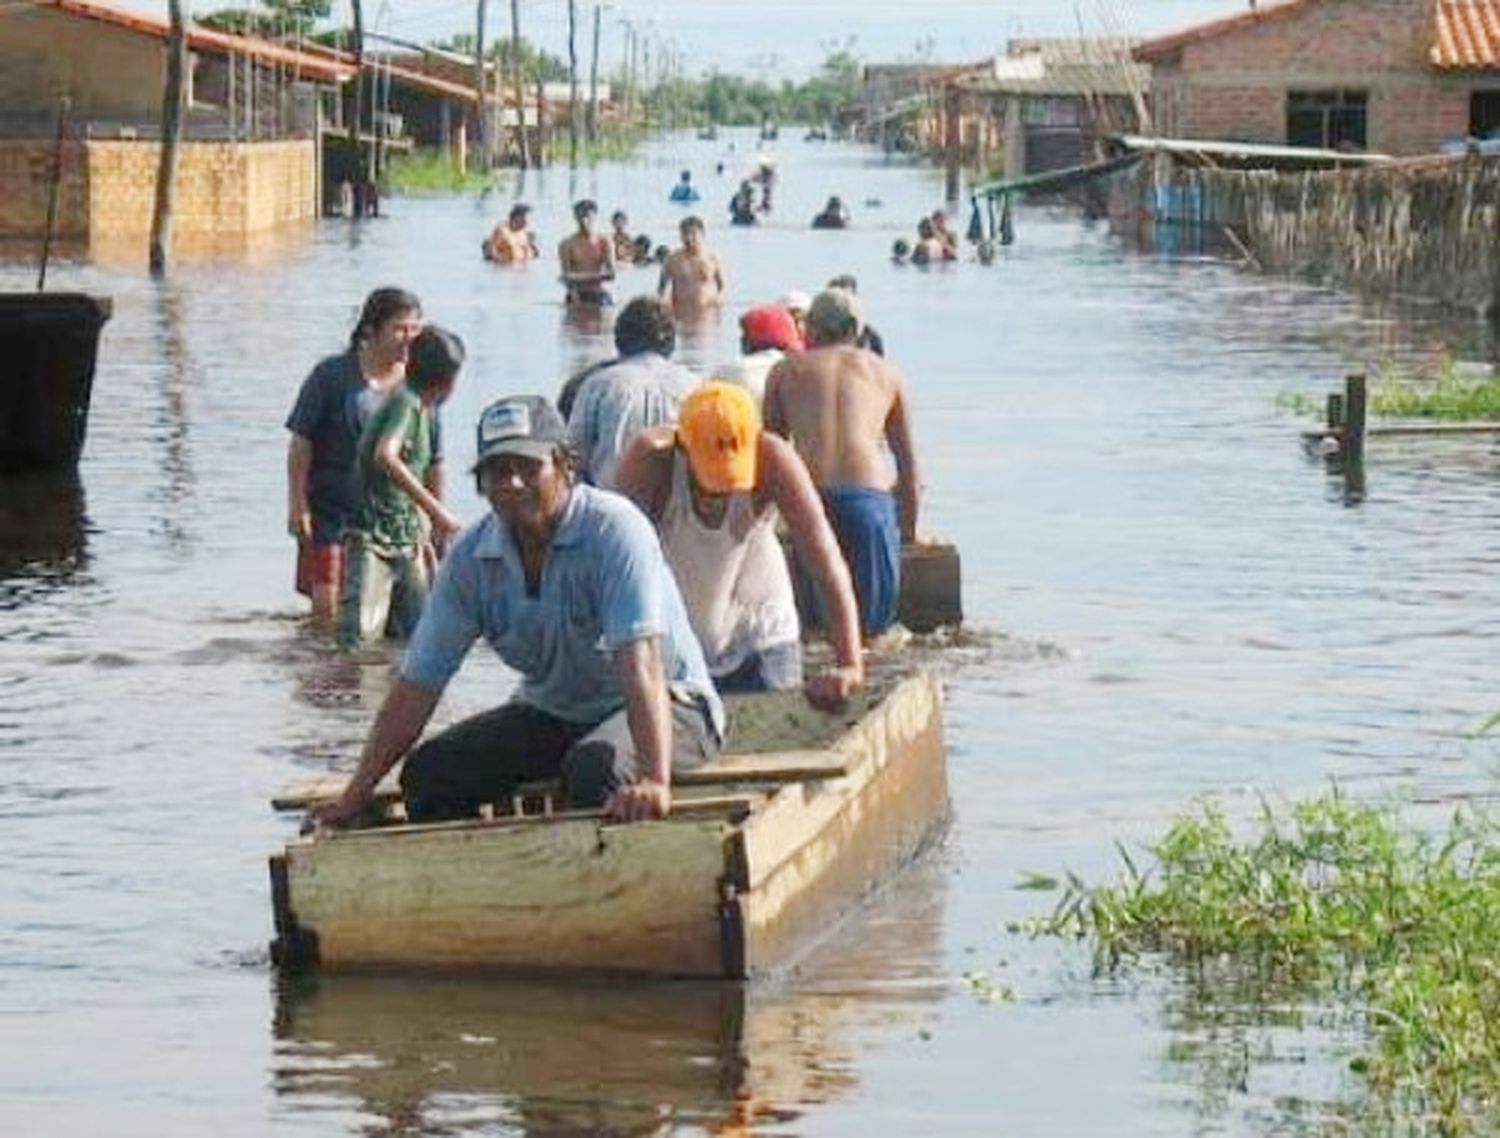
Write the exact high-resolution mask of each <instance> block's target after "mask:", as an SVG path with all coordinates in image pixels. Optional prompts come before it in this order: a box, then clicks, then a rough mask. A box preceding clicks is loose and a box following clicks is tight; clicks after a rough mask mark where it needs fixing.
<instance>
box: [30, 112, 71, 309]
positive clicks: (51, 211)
mask: <svg viewBox="0 0 1500 1138" xmlns="http://www.w3.org/2000/svg"><path fill="white" fill-rule="evenodd" d="M69 106H70V103H69V101H68V97H67V96H66V95H64V96H63V97H62V98H61V99H59V100H58V101H57V137H56V138H54V139H53V140H52V169H51V170H50V171H49V173H48V181H47V227H46V229H45V230H43V232H42V266H41V268H40V269H38V270H37V274H36V290H37V292H45V291H46V290H47V262H48V261H50V260H52V231H53V230H54V229H55V228H56V227H57V195H58V191H59V190H60V188H61V187H62V160H63V139H64V138H66V137H67V133H68V107H69Z"/></svg>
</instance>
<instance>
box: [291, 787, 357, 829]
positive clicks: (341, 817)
mask: <svg viewBox="0 0 1500 1138" xmlns="http://www.w3.org/2000/svg"><path fill="white" fill-rule="evenodd" d="M369 804H370V803H369V799H368V798H367V797H364V796H359V795H351V794H350V788H349V787H345V789H344V793H343V794H341V795H339V796H338V797H337V798H335V799H334V800H333V801H332V802H325V803H323V805H321V806H314V807H313V808H312V809H311V810H309V811H308V812H307V817H306V818H304V819H303V821H302V832H303V833H304V834H315V833H317V832H318V831H320V830H342V829H344V828H345V827H347V826H350V825H352V824H353V823H355V822H357V821H359V818H360V815H361V814H363V813H364V812H365V809H366V808H367V807H368V806H369Z"/></svg>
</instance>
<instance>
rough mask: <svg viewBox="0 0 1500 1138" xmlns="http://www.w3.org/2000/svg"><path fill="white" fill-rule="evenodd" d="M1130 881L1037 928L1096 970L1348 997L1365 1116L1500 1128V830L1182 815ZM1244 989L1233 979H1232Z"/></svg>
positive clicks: (1066, 900) (1482, 823)
mask: <svg viewBox="0 0 1500 1138" xmlns="http://www.w3.org/2000/svg"><path fill="white" fill-rule="evenodd" d="M1151 853H1152V855H1153V857H1154V862H1155V864H1154V866H1153V867H1152V868H1151V869H1150V870H1148V871H1144V872H1143V871H1141V870H1140V869H1139V868H1138V867H1137V865H1136V863H1135V862H1134V861H1132V859H1131V858H1130V856H1129V854H1128V853H1127V852H1126V851H1125V850H1124V849H1123V848H1122V849H1121V850H1120V854H1121V857H1122V860H1123V862H1124V869H1123V873H1122V874H1121V876H1120V878H1119V879H1118V880H1117V881H1116V882H1114V883H1112V884H1105V885H1100V886H1096V887H1090V886H1087V885H1085V884H1084V883H1083V882H1082V881H1080V880H1079V879H1078V878H1077V877H1076V876H1073V875H1069V878H1068V883H1067V886H1066V888H1065V889H1064V892H1063V895H1062V899H1061V901H1060V902H1059V904H1058V906H1057V907H1056V909H1055V910H1054V911H1053V913H1052V914H1051V915H1050V916H1048V917H1045V918H1041V919H1038V920H1034V921H1030V922H1024V923H1022V924H1021V925H1019V926H1015V927H1016V928H1018V929H1019V930H1020V931H1025V932H1029V933H1031V934H1032V935H1051V936H1061V937H1075V938H1083V939H1087V940H1089V941H1090V942H1091V945H1092V948H1093V952H1094V961H1095V966H1096V968H1097V969H1099V970H1100V971H1103V972H1113V971H1116V970H1119V969H1122V968H1124V967H1126V966H1127V965H1129V964H1130V963H1131V962H1132V961H1134V960H1136V959H1137V958H1138V957H1140V956H1141V955H1142V954H1159V955H1160V956H1163V957H1165V958H1166V959H1167V960H1169V961H1171V962H1174V963H1176V964H1179V965H1183V966H1187V967H1190V968H1194V969H1197V970H1199V971H1202V970H1208V969H1211V970H1214V971H1215V972H1220V971H1222V970H1224V969H1228V970H1230V971H1231V972H1232V973H1233V974H1234V975H1235V976H1236V977H1237V978H1238V981H1239V983H1247V984H1248V986H1249V990H1251V991H1255V990H1259V991H1262V992H1269V993H1284V992H1286V991H1288V990H1290V991H1293V992H1299V993H1304V994H1307V995H1310V996H1319V997H1324V998H1327V999H1329V1000H1336V1001H1343V1002H1345V1003H1347V1005H1348V1006H1349V1007H1350V1008H1352V1009H1353V1011H1354V1013H1355V1015H1356V1017H1357V1018H1358V1019H1359V1020H1361V1021H1362V1022H1363V1023H1364V1024H1365V1025H1366V1026H1367V1027H1368V1030H1369V1033H1370V1039H1371V1051H1370V1054H1368V1055H1363V1056H1360V1057H1359V1058H1357V1059H1356V1060H1355V1061H1354V1063H1352V1064H1351V1068H1352V1069H1353V1070H1354V1071H1356V1072H1357V1073H1359V1074H1361V1075H1362V1076H1363V1077H1364V1079H1365V1083H1366V1086H1367V1088H1368V1090H1369V1098H1368V1101H1367V1102H1366V1103H1365V1104H1364V1105H1363V1107H1362V1108H1361V1109H1364V1110H1368V1111H1370V1112H1371V1113H1372V1114H1374V1115H1377V1116H1379V1117H1380V1118H1382V1119H1384V1120H1386V1121H1392V1120H1394V1121H1397V1122H1400V1123H1405V1122H1417V1123H1419V1124H1420V1125H1422V1126H1429V1125H1430V1126H1431V1127H1433V1128H1434V1129H1435V1130H1436V1131H1437V1132H1442V1133H1451V1134H1458V1133H1467V1132H1472V1131H1475V1130H1485V1131H1488V1130H1490V1129H1493V1128H1494V1127H1496V1126H1497V1125H1500V830H1497V829H1496V827H1495V826H1494V825H1493V824H1492V823H1491V822H1490V821H1489V820H1488V819H1487V818H1483V817H1480V816H1477V815H1475V814H1473V813H1466V812H1460V813H1458V814H1456V815H1455V816H1454V818H1453V819H1452V821H1451V822H1450V823H1449V825H1448V827H1447V830H1446V832H1443V833H1439V834H1435V835H1434V834H1428V833H1424V832H1421V831H1418V830H1415V829H1413V828H1411V827H1409V826H1404V825H1403V824H1402V822H1401V820H1400V818H1399V816H1398V814H1397V812H1396V811H1395V810H1394V809H1393V808H1383V807H1375V806H1367V805H1360V804H1356V803H1353V802H1350V801H1347V800H1345V799H1344V798H1343V797H1341V796H1340V795H1338V794H1337V793H1334V794H1332V795H1329V796H1326V797H1324V798H1320V799H1316V800H1313V801H1308V802H1302V803H1297V804H1294V805H1292V806H1291V807H1290V809H1289V810H1288V811H1284V812H1282V813H1277V812H1276V811H1275V810H1273V809H1272V808H1271V807H1270V806H1269V805H1267V806H1265V807H1264V808H1263V810H1262V814H1261V817H1260V820H1259V826H1258V832H1257V833H1255V834H1253V835H1251V836H1250V837H1248V838H1247V839H1245V840H1237V839H1236V838H1235V836H1234V835H1233V833H1232V831H1231V828H1230V826H1229V824H1228V822H1227V820H1226V819H1225V818H1224V816H1223V815H1222V814H1221V813H1220V812H1219V811H1218V810H1217V809H1216V808H1214V807H1213V806H1212V805H1203V806H1201V807H1200V808H1199V809H1198V811H1197V812H1196V813H1193V814H1189V815H1185V816H1183V817H1181V818H1179V819H1177V820H1176V821H1175V822H1174V823H1173V825H1172V826H1171V828H1170V830H1169V831H1168V833H1167V835H1166V837H1165V838H1163V839H1162V841H1161V842H1160V843H1158V844H1157V845H1155V846H1154V847H1152V849H1151ZM1236 986H1238V984H1237V985H1236Z"/></svg>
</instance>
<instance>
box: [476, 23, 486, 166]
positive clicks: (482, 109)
mask: <svg viewBox="0 0 1500 1138" xmlns="http://www.w3.org/2000/svg"><path fill="white" fill-rule="evenodd" d="M474 7H475V9H476V11H475V16H474V90H475V91H476V92H478V94H479V114H478V117H477V118H476V120H475V123H474V143H475V147H476V149H477V151H478V154H479V172H480V173H481V174H487V173H489V169H490V124H489V121H488V118H487V114H486V112H487V111H488V110H489V97H488V96H487V95H486V94H485V93H484V88H485V84H484V7H485V0H479V2H478V3H477V4H476V5H475V6H474Z"/></svg>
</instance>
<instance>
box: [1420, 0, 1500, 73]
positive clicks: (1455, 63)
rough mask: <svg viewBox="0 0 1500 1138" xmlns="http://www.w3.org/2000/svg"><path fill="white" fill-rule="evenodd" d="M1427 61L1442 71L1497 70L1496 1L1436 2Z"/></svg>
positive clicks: (1499, 11)
mask: <svg viewBox="0 0 1500 1138" xmlns="http://www.w3.org/2000/svg"><path fill="white" fill-rule="evenodd" d="M1431 58H1432V64H1433V66H1434V67H1440V68H1443V69H1444V70H1474V69H1480V70H1489V69H1494V68H1500V0H1437V43H1435V44H1433V46H1432V52H1431Z"/></svg>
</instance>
